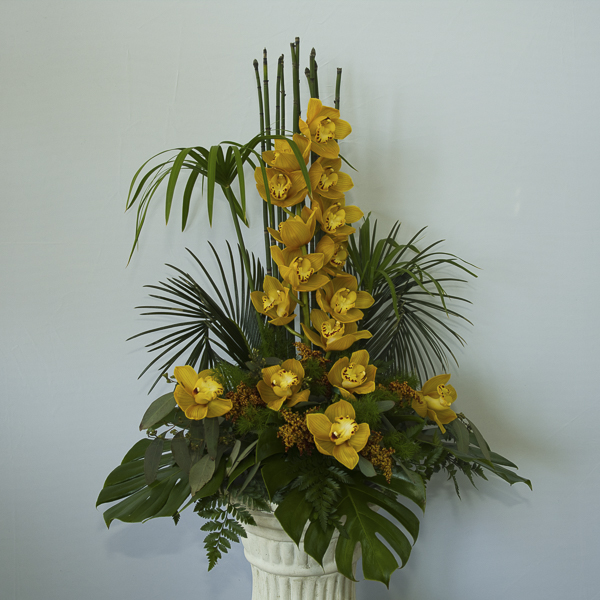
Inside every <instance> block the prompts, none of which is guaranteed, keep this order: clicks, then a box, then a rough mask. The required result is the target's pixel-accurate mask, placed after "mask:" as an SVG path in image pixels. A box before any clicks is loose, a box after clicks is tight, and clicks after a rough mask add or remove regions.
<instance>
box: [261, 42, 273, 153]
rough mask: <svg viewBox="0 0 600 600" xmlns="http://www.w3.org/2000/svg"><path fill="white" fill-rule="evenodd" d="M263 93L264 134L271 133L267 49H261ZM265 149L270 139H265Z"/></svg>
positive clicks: (269, 145) (267, 147)
mask: <svg viewBox="0 0 600 600" xmlns="http://www.w3.org/2000/svg"><path fill="white" fill-rule="evenodd" d="M263 93H264V96H265V100H264V104H265V134H266V135H271V111H270V107H269V65H268V62H267V49H266V48H265V49H264V50H263ZM266 149H267V150H270V149H271V140H270V139H268V140H266Z"/></svg>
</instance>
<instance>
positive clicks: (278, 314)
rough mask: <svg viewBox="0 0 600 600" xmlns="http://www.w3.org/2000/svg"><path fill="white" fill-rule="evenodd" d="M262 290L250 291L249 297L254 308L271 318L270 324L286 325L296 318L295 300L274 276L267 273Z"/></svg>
mask: <svg viewBox="0 0 600 600" xmlns="http://www.w3.org/2000/svg"><path fill="white" fill-rule="evenodd" d="M263 290H264V292H252V293H251V294H250V299H251V300H252V304H253V305H254V308H255V309H256V310H257V311H258V312H259V313H261V314H262V315H267V316H268V317H270V318H271V320H270V321H269V323H271V324H272V325H287V324H288V323H289V322H290V321H293V320H294V319H295V318H296V313H294V310H295V308H296V301H295V300H294V299H293V298H292V296H291V295H290V290H289V289H288V288H286V287H284V286H283V285H282V284H281V282H280V281H279V280H278V279H276V278H275V277H270V276H269V275H267V276H266V277H265V279H264V282H263Z"/></svg>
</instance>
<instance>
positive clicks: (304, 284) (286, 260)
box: [271, 246, 329, 292]
mask: <svg viewBox="0 0 600 600" xmlns="http://www.w3.org/2000/svg"><path fill="white" fill-rule="evenodd" d="M271 256H272V257H273V260H274V261H275V262H276V263H277V266H278V267H279V273H280V274H281V277H282V279H283V280H284V281H285V282H286V283H289V284H290V285H291V286H292V289H293V290H294V291H296V292H314V291H315V290H318V289H319V288H320V287H323V286H324V285H325V284H326V283H327V282H328V281H329V277H327V275H324V274H323V273H319V271H320V270H321V269H322V268H323V261H324V255H323V254H321V253H320V252H318V253H315V254H302V251H301V250H300V249H295V250H288V249H287V248H284V249H283V250H281V248H279V247H278V246H271Z"/></svg>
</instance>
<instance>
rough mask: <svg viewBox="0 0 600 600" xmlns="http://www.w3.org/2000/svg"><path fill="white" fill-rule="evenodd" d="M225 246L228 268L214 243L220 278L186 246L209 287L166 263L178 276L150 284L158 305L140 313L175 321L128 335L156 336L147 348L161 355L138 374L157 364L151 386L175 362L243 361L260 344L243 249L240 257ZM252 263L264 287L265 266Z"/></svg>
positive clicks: (201, 364) (256, 284)
mask: <svg viewBox="0 0 600 600" xmlns="http://www.w3.org/2000/svg"><path fill="white" fill-rule="evenodd" d="M227 247H228V253H229V262H230V265H229V271H227V270H226V268H225V266H224V265H223V262H222V261H221V258H220V257H219V255H218V253H217V251H216V249H215V248H214V247H213V246H212V245H211V250H212V252H213V254H214V256H215V258H216V260H217V264H218V270H219V275H220V281H219V280H215V279H214V278H213V277H211V275H210V274H209V272H208V270H207V268H206V267H205V265H204V264H203V263H202V261H201V260H200V259H199V258H198V257H197V256H196V255H194V254H193V253H192V252H191V251H189V250H188V252H190V254H191V256H192V258H193V259H194V261H195V263H196V264H197V265H198V267H200V270H201V274H202V275H203V276H204V279H205V280H206V281H207V283H206V285H201V284H200V283H198V281H197V280H196V279H195V278H194V277H192V275H190V274H189V273H187V272H185V271H184V270H182V269H180V268H178V267H175V266H173V265H167V266H168V267H169V268H171V269H173V270H174V271H175V272H176V274H177V275H176V276H175V277H170V278H168V279H167V280H166V281H165V282H160V283H159V284H158V285H149V286H146V287H148V288H150V289H151V290H153V292H157V293H151V294H150V297H151V298H152V299H154V300H156V301H158V302H160V304H152V305H145V306H140V307H138V308H140V309H142V310H144V312H143V313H142V314H143V315H146V316H148V315H158V316H167V317H169V318H170V319H171V320H172V321H174V322H172V323H170V324H168V325H164V326H160V327H154V328H152V329H148V330H147V331H143V332H141V333H139V334H137V335H135V336H133V337H132V338H130V339H134V338H137V337H140V336H146V335H152V336H155V337H156V339H154V340H152V341H151V342H149V343H148V344H147V345H146V348H147V349H148V351H149V352H151V353H157V355H156V356H155V357H154V358H153V360H152V361H151V362H150V363H149V364H148V365H147V366H146V368H145V369H144V370H143V371H142V373H141V374H140V377H141V376H142V375H143V374H144V373H146V372H147V371H148V370H149V369H151V368H152V367H155V366H156V365H158V370H159V375H158V377H157V379H156V380H155V381H154V383H153V385H152V388H151V389H153V388H154V386H155V385H156V383H157V382H158V381H159V380H160V378H161V376H162V374H163V373H165V372H168V371H169V370H170V369H171V368H172V367H173V366H174V365H175V363H176V362H177V361H179V362H182V361H183V362H185V364H188V365H191V366H192V367H194V368H196V369H197V370H198V371H201V370H204V369H208V368H211V367H212V366H213V365H214V364H215V363H216V362H217V361H221V360H232V361H234V362H235V363H237V364H238V365H243V364H244V363H245V362H246V361H247V360H248V359H249V357H250V354H251V352H252V349H253V348H255V347H258V346H259V345H260V330H259V324H258V320H257V313H256V311H255V310H254V307H253V305H252V303H251V301H250V292H249V287H250V286H249V282H248V280H247V277H246V273H245V270H244V268H243V259H244V257H243V253H242V250H241V248H239V246H238V256H237V257H235V255H234V253H233V251H232V249H231V247H230V246H229V244H228V245H227ZM247 258H248V259H249V257H247ZM249 262H250V263H251V274H252V280H253V281H252V284H253V285H254V287H255V288H256V287H260V285H261V284H262V280H263V278H264V274H263V269H262V267H261V265H260V263H259V262H258V260H257V259H255V258H254V256H252V259H251V260H249ZM222 290H224V293H223V292H222ZM230 290H231V291H230Z"/></svg>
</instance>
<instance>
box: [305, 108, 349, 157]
mask: <svg viewBox="0 0 600 600" xmlns="http://www.w3.org/2000/svg"><path fill="white" fill-rule="evenodd" d="M306 127H308V129H309V131H310V138H311V140H312V144H311V150H312V151H313V152H315V153H316V154H318V155H319V156H323V157H324V158H337V157H338V155H339V153H340V147H339V145H338V143H337V142H336V140H342V139H344V138H345V137H346V136H347V135H350V133H351V132H352V127H350V123H348V122H347V121H342V119H340V111H339V110H337V109H336V108H331V107H330V106H323V103H322V102H321V101H320V100H319V99H317V98H311V99H310V100H309V101H308V108H307V110H306V122H304V121H303V120H302V119H300V131H302V130H303V128H306Z"/></svg>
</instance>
